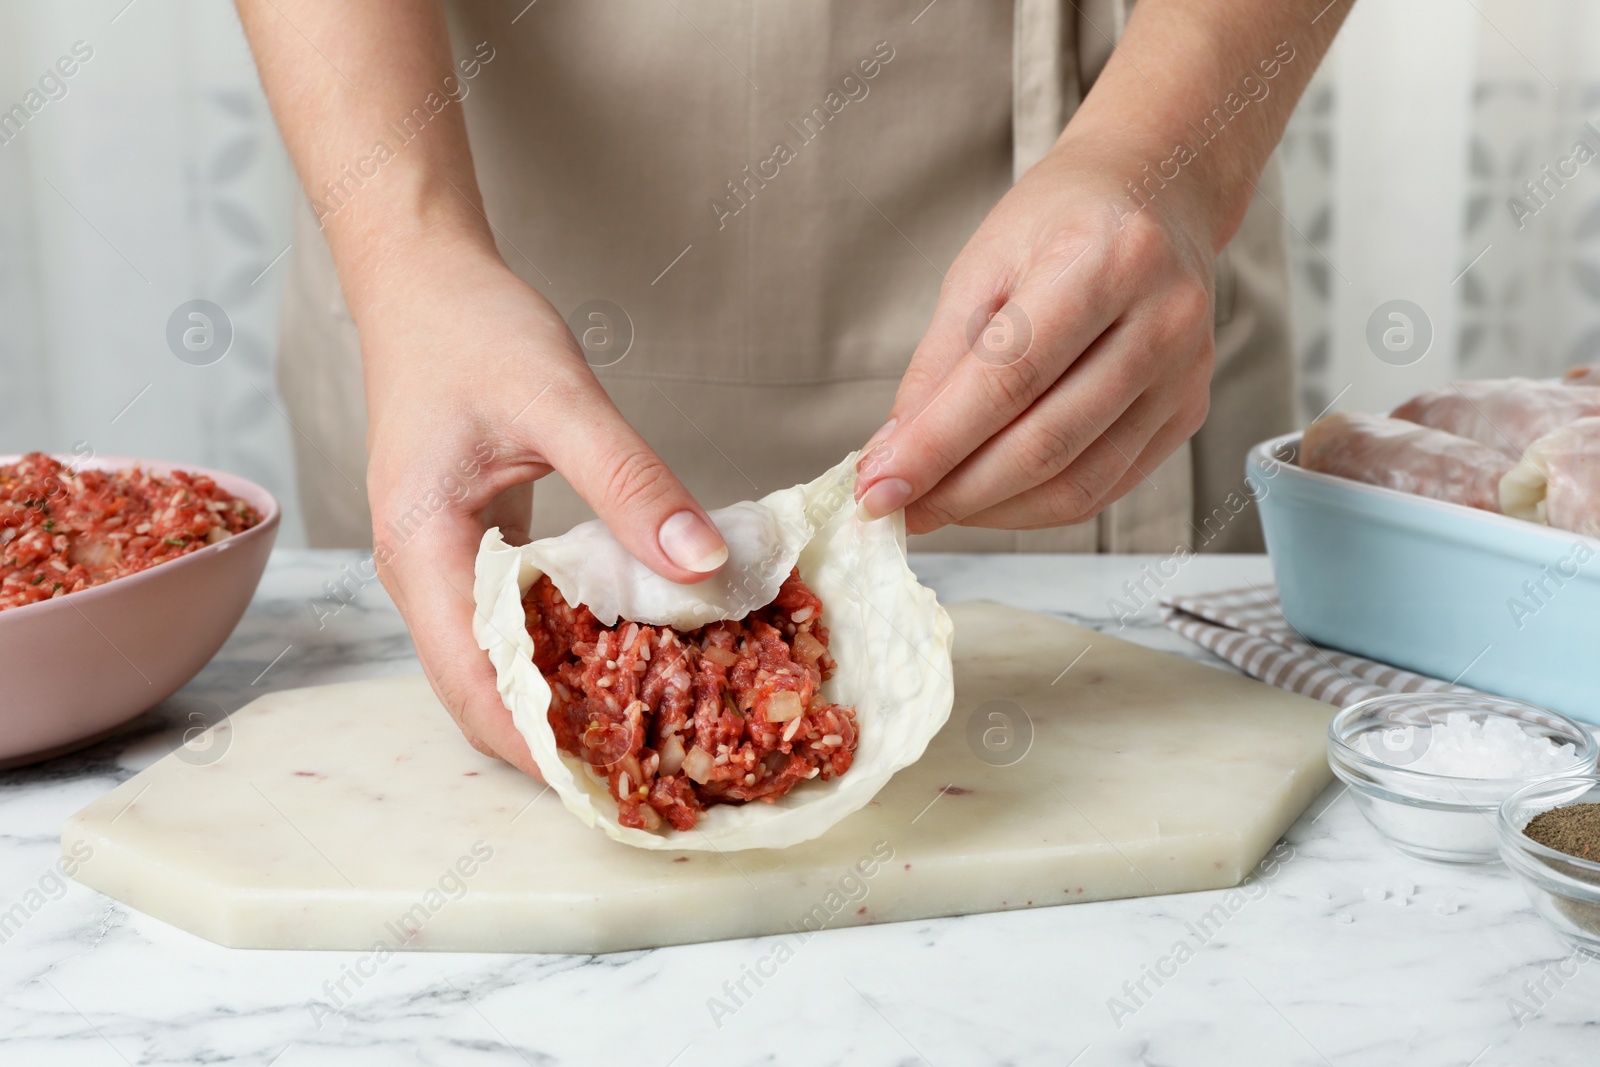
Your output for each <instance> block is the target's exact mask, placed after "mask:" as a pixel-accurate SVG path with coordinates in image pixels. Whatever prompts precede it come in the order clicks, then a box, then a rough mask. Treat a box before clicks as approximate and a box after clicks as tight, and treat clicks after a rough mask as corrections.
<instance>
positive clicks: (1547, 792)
mask: <svg viewBox="0 0 1600 1067" xmlns="http://www.w3.org/2000/svg"><path fill="white" fill-rule="evenodd" d="M1597 803H1600V777H1596V776H1595V775H1592V774H1588V775H1579V776H1574V777H1571V778H1555V779H1551V780H1549V781H1544V782H1534V783H1533V784H1531V785H1527V786H1524V787H1523V788H1521V789H1519V790H1517V791H1516V792H1515V793H1513V794H1511V796H1509V797H1507V798H1506V801H1505V803H1504V804H1501V805H1500V820H1499V826H1500V858H1501V859H1502V860H1504V861H1505V865H1506V866H1507V867H1508V868H1509V869H1510V870H1511V872H1512V873H1513V874H1515V875H1516V876H1517V878H1518V879H1519V880H1520V881H1521V882H1522V886H1523V888H1524V889H1526V890H1527V891H1528V899H1529V900H1530V901H1532V902H1533V910H1534V911H1536V912H1538V913H1539V917H1540V918H1542V919H1544V920H1545V922H1547V923H1549V924H1550V925H1551V926H1552V927H1554V928H1555V930H1556V932H1557V933H1559V934H1560V935H1561V936H1562V937H1564V938H1566V940H1567V941H1569V942H1571V943H1572V944H1573V945H1575V946H1576V947H1578V948H1581V949H1583V950H1584V951H1586V952H1589V953H1592V954H1594V955H1600V862H1597V861H1596V860H1589V859H1583V858H1581V857H1578V856H1569V855H1567V854H1566V853H1565V852H1558V851H1556V850H1555V849H1553V848H1546V847H1545V846H1544V845H1541V844H1539V842H1537V841H1535V840H1534V839H1533V838H1531V837H1529V836H1528V835H1527V834H1526V833H1524V832H1523V830H1524V829H1525V828H1526V827H1527V825H1528V823H1529V822H1531V821H1532V820H1533V818H1534V816H1536V815H1539V814H1540V813H1541V812H1546V811H1549V810H1550V809H1551V808H1564V807H1566V806H1567V805H1569V804H1597Z"/></svg>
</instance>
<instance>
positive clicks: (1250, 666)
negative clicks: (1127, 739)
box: [1161, 585, 1477, 708]
mask: <svg viewBox="0 0 1600 1067" xmlns="http://www.w3.org/2000/svg"><path fill="white" fill-rule="evenodd" d="M1161 620H1162V621H1163V622H1164V623H1166V624H1167V626H1168V628H1170V629H1173V630H1176V631H1177V632H1178V633H1180V634H1182V635H1183V636H1184V637H1187V638H1188V639H1189V640H1191V641H1193V642H1194V643H1195V644H1197V645H1199V646H1200V647H1201V648H1204V649H1207V650H1209V651H1210V652H1213V653H1215V654H1216V655H1218V656H1221V657H1222V658H1223V659H1225V660H1227V661H1228V662H1229V663H1231V664H1233V665H1234V666H1235V667H1238V668H1239V669H1240V670H1241V671H1244V672H1245V673H1246V674H1248V675H1250V676H1251V677H1252V678H1259V679H1261V680H1262V681H1263V682H1266V683H1267V684H1268V685H1274V686H1277V687H1278V688H1279V689H1287V690H1289V691H1290V692H1291V693H1299V694H1300V695H1301V696H1308V697H1311V698H1312V699H1313V700H1321V701H1325V702H1326V703H1329V704H1335V705H1337V706H1339V707H1341V708H1342V707H1347V706H1349V705H1351V704H1354V703H1357V702H1358V701H1362V700H1366V699H1368V698H1370V697H1375V696H1382V695H1383V694H1385V693H1476V692H1477V690H1475V689H1469V688H1467V687H1466V686H1464V685H1452V684H1451V683H1449V682H1441V681H1440V680H1439V679H1437V678H1429V677H1427V676H1426V675H1422V674H1413V673H1411V672H1410V671H1405V670H1401V669H1400V668H1399V667H1391V666H1389V665H1388V664H1387V663H1379V662H1377V661H1376V660H1370V659H1365V658H1363V657H1361V656H1352V655H1350V654H1349V653H1348V652H1338V651H1335V650H1334V649H1331V648H1320V647H1318V646H1317V645H1314V644H1312V643H1311V642H1310V641H1307V640H1306V639H1305V637H1304V635H1302V634H1301V633H1300V632H1299V631H1298V630H1296V629H1295V628H1294V627H1293V626H1291V625H1290V624H1289V620H1288V619H1286V618H1284V616H1283V611H1282V610H1281V609H1280V608H1279V607H1278V590H1277V587H1276V586H1271V585H1263V586H1250V587H1249V588H1246V589H1224V590H1222V591H1221V592H1217V593H1202V594H1200V595H1199V596H1179V597H1172V598H1170V599H1164V600H1162V601H1161Z"/></svg>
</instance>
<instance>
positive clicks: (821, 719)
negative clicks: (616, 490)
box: [522, 571, 856, 830]
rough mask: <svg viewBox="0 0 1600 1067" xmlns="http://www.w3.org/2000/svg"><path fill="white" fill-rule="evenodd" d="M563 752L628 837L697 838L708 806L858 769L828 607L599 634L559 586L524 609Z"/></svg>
mask: <svg viewBox="0 0 1600 1067" xmlns="http://www.w3.org/2000/svg"><path fill="white" fill-rule="evenodd" d="M522 606H523V609H524V610H525V611H526V613H527V619H528V633H529V635H530V636H532V638H533V648H534V653H533V662H534V665H535V666H537V667H538V668H539V671H540V672H541V673H542V674H543V675H544V677H545V680H546V681H548V682H549V683H550V689H551V701H550V728H551V729H552V730H553V731H554V732H555V735H556V746H557V747H558V748H560V749H561V751H563V752H566V753H568V754H570V755H574V756H578V757H580V758H582V759H584V760H585V761H587V762H588V763H589V765H590V766H591V767H593V768H594V770H595V772H596V773H597V775H605V777H606V780H607V782H608V784H609V786H610V789H611V795H612V796H613V797H615V798H616V801H617V810H618V813H619V816H618V820H619V821H620V822H621V823H622V825H623V826H631V827H633V828H635V829H644V830H655V829H657V828H659V827H660V826H661V823H662V820H665V821H666V822H668V823H670V824H671V825H672V827H673V828H674V829H677V830H689V829H692V828H693V827H694V825H695V823H696V822H697V821H698V820H699V818H700V815H701V813H703V812H704V811H705V808H706V805H708V804H728V803H741V802H743V801H747V800H765V801H768V802H771V801H773V800H776V799H777V798H778V797H781V796H783V795H784V794H785V793H787V792H788V791H789V790H791V789H793V788H794V787H795V786H796V785H797V784H798V783H800V782H803V781H806V780H808V779H811V778H818V777H820V778H822V779H824V780H826V779H829V778H832V777H834V776H835V775H840V774H843V773H844V772H845V771H848V770H849V769H850V763H851V761H852V760H854V758H855V751H856V722H855V709H854V708H852V707H846V706H844V705H842V704H828V703H825V702H823V701H821V700H819V699H818V691H819V689H820V688H821V685H822V683H823V681H825V680H826V679H827V678H829V677H830V676H831V675H832V673H833V669H834V661H833V657H832V656H830V655H829V654H828V631H827V629H826V628H825V627H824V626H823V625H822V601H821V600H819V599H817V595H816V594H815V593H813V592H812V591H811V589H810V588H809V587H808V586H807V585H806V583H805V582H803V581H801V580H800V574H799V572H798V571H794V572H791V573H790V575H789V577H788V578H787V579H785V580H784V583H783V587H782V588H781V589H779V590H778V596H777V599H775V600H774V601H773V602H772V603H771V604H769V605H768V606H766V607H764V608H761V609H759V610H757V611H753V612H751V613H750V614H749V615H748V616H746V617H745V618H743V619H741V620H739V621H737V622H717V623H712V624H711V625H710V626H703V627H701V628H700V629H698V630H693V631H690V632H688V633H679V632H678V631H676V630H672V629H670V628H667V627H658V626H640V625H639V624H638V623H633V622H619V623H618V624H617V625H616V626H615V627H611V628H609V629H608V628H607V627H604V626H601V625H600V622H599V620H597V619H596V618H595V617H594V615H593V614H591V613H590V611H589V609H588V608H585V607H577V608H574V607H571V606H570V605H568V604H567V602H566V600H565V599H563V598H562V596H561V593H560V591H559V590H557V589H556V587H555V585H554V584H552V583H551V581H550V579H549V578H548V577H544V576H540V578H539V580H538V581H536V582H534V584H533V585H532V586H531V587H530V588H529V589H528V593H527V595H526V596H525V597H523V599H522Z"/></svg>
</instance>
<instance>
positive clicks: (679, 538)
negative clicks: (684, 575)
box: [656, 511, 728, 574]
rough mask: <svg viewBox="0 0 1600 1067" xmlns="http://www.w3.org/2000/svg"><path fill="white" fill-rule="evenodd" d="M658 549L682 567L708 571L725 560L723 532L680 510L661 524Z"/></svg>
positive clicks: (699, 571)
mask: <svg viewBox="0 0 1600 1067" xmlns="http://www.w3.org/2000/svg"><path fill="white" fill-rule="evenodd" d="M656 539H657V540H658V541H659V542H660V543H661V551H663V552H665V553H666V554H667V558H668V559H670V560H671V561H672V562H674V563H676V564H677V565H678V566H680V567H682V568H683V569H684V570H690V571H694V572H695V573H696V574H709V573H711V572H712V571H714V570H716V569H717V568H718V567H720V566H722V565H723V564H724V563H726V562H728V546H727V544H726V543H724V542H723V540H722V535H721V534H719V533H717V531H716V530H715V529H714V528H713V527H712V526H711V524H710V523H708V522H706V521H705V520H704V519H702V518H701V517H700V516H699V515H696V514H695V513H694V512H692V511H680V512H678V513H677V514H675V515H672V516H671V517H669V518H668V519H667V521H666V522H664V523H662V524H661V532H660V533H658V534H657V535H656Z"/></svg>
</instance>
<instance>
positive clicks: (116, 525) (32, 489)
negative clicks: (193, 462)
mask: <svg viewBox="0 0 1600 1067" xmlns="http://www.w3.org/2000/svg"><path fill="white" fill-rule="evenodd" d="M260 522H261V514H260V512H258V511H257V510H256V509H255V508H253V507H251V506H250V505H249V504H248V503H247V502H245V501H243V500H240V499H238V498H237V497H233V496H230V495H229V494H228V493H226V492H225V491H223V490H222V489H221V488H220V487H219V486H218V485H217V483H216V482H214V481H212V480H211V479H210V478H209V477H207V476H205V475H203V474H191V473H189V472H187V471H181V470H174V471H170V472H168V473H167V474H153V473H151V472H150V471H147V470H144V469H142V468H140V467H132V468H129V469H126V470H119V471H109V470H91V469H84V470H74V469H73V468H72V467H70V466H68V465H66V464H64V463H61V462H60V461H59V460H56V459H53V458H51V457H50V456H47V455H45V454H44V453H42V452H30V453H29V454H28V455H25V456H23V457H22V458H21V459H19V460H18V461H17V462H15V463H7V464H0V611H4V610H5V609H6V608H15V607H21V606H22V605H24V604H34V603H37V602H39V601H41V600H49V599H51V598H53V597H58V596H65V595H67V594H68V593H76V592H78V591H79V590H82V589H89V588H91V587H93V586H97V585H104V584H105V583H106V582H110V581H114V580H115V579H117V578H123V577H126V576H127V575H130V574H137V573H138V572H139V571H143V570H148V569H149V568H151V567H154V566H155V565H156V564H158V563H165V562H167V561H168V560H172V559H177V558H178V557H179V556H185V555H188V554H189V553H191V552H195V551H198V550H199V549H202V548H204V547H205V546H207V545H212V544H216V543H217V542H218V541H223V540H226V539H227V538H229V537H232V536H233V535H234V534H236V533H242V532H244V531H245V530H248V529H250V528H251V527H252V526H255V525H257V524H258V523H260Z"/></svg>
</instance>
